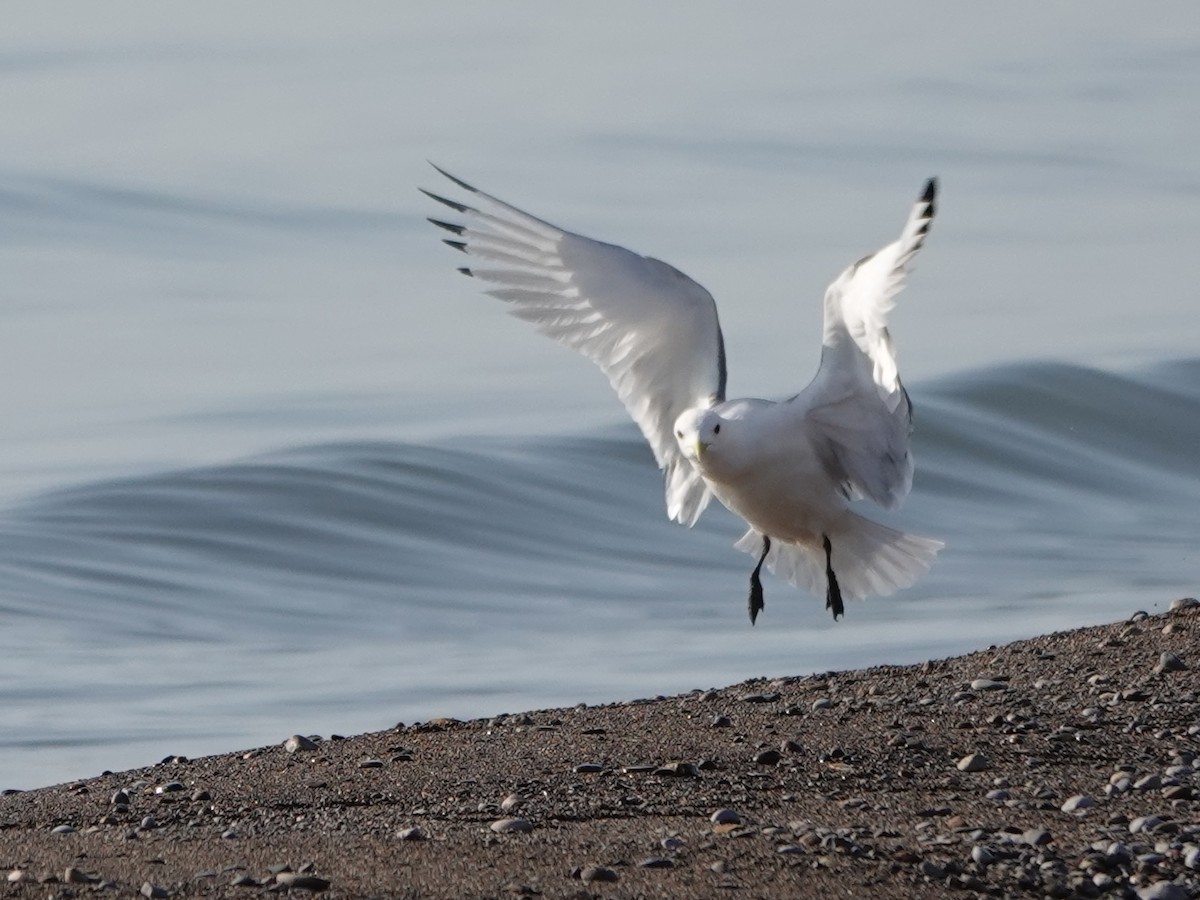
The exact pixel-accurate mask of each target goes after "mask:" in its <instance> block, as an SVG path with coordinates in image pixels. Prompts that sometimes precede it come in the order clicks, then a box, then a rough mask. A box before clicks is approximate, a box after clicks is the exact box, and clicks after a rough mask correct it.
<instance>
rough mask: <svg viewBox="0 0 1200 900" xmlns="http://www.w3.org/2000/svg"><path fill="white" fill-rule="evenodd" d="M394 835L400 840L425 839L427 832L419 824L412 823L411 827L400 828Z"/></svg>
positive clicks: (427, 838) (427, 835)
mask: <svg viewBox="0 0 1200 900" xmlns="http://www.w3.org/2000/svg"><path fill="white" fill-rule="evenodd" d="M396 837H398V838H400V840H402V841H427V840H429V832H428V831H426V830H425V829H424V828H422V827H421V826H420V825H413V826H412V827H411V828H401V829H400V830H399V831H397V832H396Z"/></svg>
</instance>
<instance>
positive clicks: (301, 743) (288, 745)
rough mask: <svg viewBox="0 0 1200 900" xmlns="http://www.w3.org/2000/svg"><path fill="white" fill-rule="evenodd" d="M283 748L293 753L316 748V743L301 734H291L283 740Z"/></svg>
mask: <svg viewBox="0 0 1200 900" xmlns="http://www.w3.org/2000/svg"><path fill="white" fill-rule="evenodd" d="M283 749H284V750H286V751H287V752H288V753H295V752H297V751H299V750H316V749H317V745H316V744H315V743H313V742H312V741H310V740H309V739H308V738H306V737H305V736H304V735H302V734H293V735H292V736H291V737H290V738H288V739H287V740H286V741H284V742H283Z"/></svg>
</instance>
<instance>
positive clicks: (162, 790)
mask: <svg viewBox="0 0 1200 900" xmlns="http://www.w3.org/2000/svg"><path fill="white" fill-rule="evenodd" d="M182 790H184V786H183V785H182V784H180V783H179V782H178V781H168V782H167V783H166V784H160V785H158V786H157V787H156V788H155V789H154V793H156V794H174V793H176V792H178V791H182Z"/></svg>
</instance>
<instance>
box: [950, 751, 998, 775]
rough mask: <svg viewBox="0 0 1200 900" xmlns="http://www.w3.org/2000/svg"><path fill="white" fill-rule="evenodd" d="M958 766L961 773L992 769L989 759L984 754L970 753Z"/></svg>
mask: <svg viewBox="0 0 1200 900" xmlns="http://www.w3.org/2000/svg"><path fill="white" fill-rule="evenodd" d="M956 765H957V766H958V770H959V771H960V772H983V771H985V770H986V769H990V768H991V767H992V764H991V763H990V762H989V761H988V758H987V757H986V756H984V755H983V754H982V753H968V754H967V755H966V756H964V757H963V758H962V759H960V760H959V761H958V763H957V764H956Z"/></svg>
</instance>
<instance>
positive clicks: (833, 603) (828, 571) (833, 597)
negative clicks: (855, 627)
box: [821, 534, 846, 619]
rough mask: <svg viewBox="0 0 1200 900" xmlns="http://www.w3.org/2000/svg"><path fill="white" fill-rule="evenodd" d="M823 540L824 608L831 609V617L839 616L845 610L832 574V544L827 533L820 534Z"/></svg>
mask: <svg viewBox="0 0 1200 900" xmlns="http://www.w3.org/2000/svg"><path fill="white" fill-rule="evenodd" d="M821 539H822V540H823V541H824V542H825V580H826V581H827V582H828V584H829V586H828V588H827V589H826V591H825V608H826V609H832V610H833V618H834V619H837V618H839V617H840V616H841V615H842V614H843V613H845V612H846V608H845V607H844V606H842V589H841V588H840V587H838V582H837V576H836V575H834V574H833V559H832V554H833V546H832V545H831V544H830V543H829V535H827V534H823V535H821Z"/></svg>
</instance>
